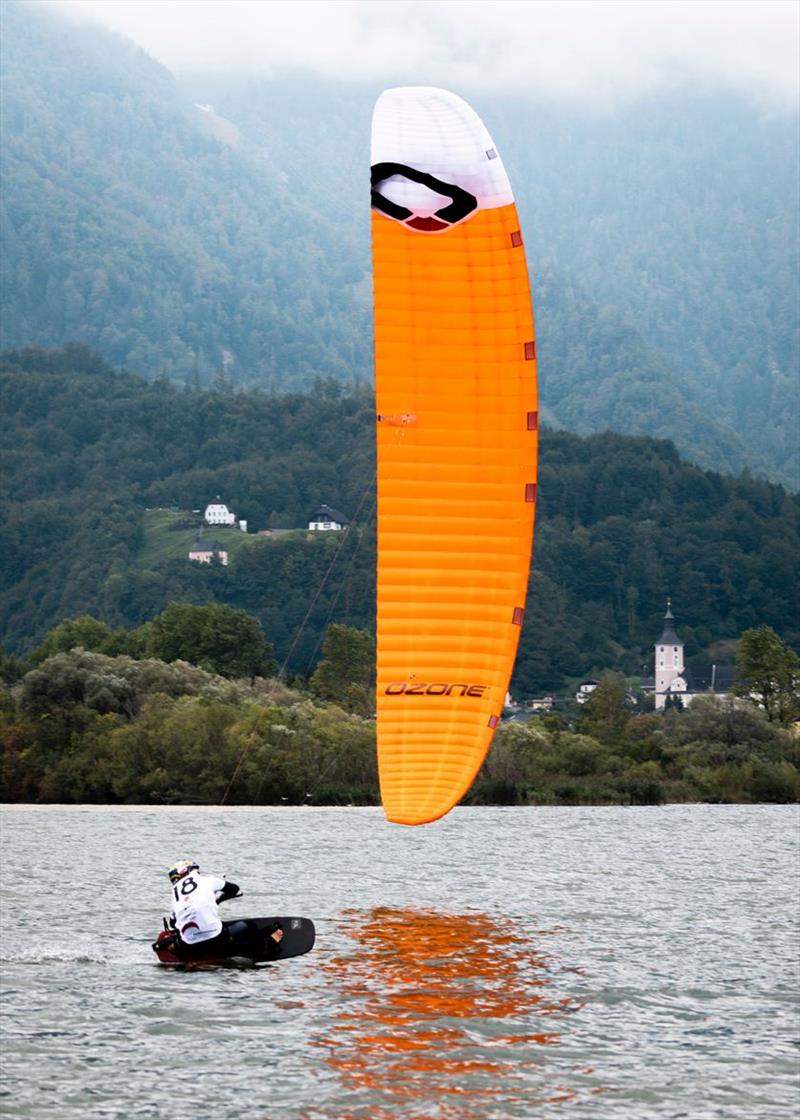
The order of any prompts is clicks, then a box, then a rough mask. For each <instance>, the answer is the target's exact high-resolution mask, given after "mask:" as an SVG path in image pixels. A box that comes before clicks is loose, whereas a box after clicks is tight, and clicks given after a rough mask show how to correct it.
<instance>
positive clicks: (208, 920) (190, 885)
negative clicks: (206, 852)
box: [172, 871, 225, 945]
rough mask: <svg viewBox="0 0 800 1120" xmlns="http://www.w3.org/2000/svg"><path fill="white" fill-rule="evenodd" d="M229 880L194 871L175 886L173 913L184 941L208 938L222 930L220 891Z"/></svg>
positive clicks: (206, 939) (192, 943) (173, 890)
mask: <svg viewBox="0 0 800 1120" xmlns="http://www.w3.org/2000/svg"><path fill="white" fill-rule="evenodd" d="M224 886H225V880H224V879H220V878H218V876H216V875H200V874H199V872H197V871H190V872H189V874H188V875H184V877H183V878H182V879H179V880H178V882H177V883H175V885H174V886H173V888H172V901H173V904H174V905H173V908H172V916H173V918H174V919H175V927H176V929H177V930H178V933H179V934H180V935H181V940H183V941H185V942H186V944H187V945H194V944H195V943H196V942H198V941H208V940H209V938H211V937H216V936H217V934H218V933H222V920H221V919H220V916H219V910H218V908H217V891H221V890H222V889H223V887H224Z"/></svg>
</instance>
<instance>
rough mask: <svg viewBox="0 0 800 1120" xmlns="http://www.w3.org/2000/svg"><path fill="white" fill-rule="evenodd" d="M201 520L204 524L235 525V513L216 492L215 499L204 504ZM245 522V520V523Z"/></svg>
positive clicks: (244, 530)
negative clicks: (204, 509)
mask: <svg viewBox="0 0 800 1120" xmlns="http://www.w3.org/2000/svg"><path fill="white" fill-rule="evenodd" d="M203 520H204V521H205V523H206V525H235V524H236V514H235V513H234V512H233V511H232V510H230V509H228V507H227V506H226V505H225V503H224V502H223V501H222V500H221V498H220V496H219V494H217V497H216V501H213V502H209V503H208V505H207V506H206V511H205V513H204V514H203ZM246 524H247V522H245V525H246ZM242 532H246V529H243V530H242Z"/></svg>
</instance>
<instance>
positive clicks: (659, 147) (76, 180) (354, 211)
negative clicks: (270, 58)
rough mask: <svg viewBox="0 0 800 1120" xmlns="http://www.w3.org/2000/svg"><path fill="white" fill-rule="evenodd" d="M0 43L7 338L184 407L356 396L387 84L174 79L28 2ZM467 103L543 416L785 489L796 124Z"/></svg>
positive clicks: (683, 111) (693, 111)
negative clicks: (507, 183) (271, 397)
mask: <svg viewBox="0 0 800 1120" xmlns="http://www.w3.org/2000/svg"><path fill="white" fill-rule="evenodd" d="M3 31H4V48H3V51H4V53H3V97H2V106H3V110H2V111H3V122H2V135H3V145H4V153H3V155H4V158H3V169H4V181H3V202H2V204H1V206H0V220H2V234H3V238H4V241H5V246H6V253H5V270H6V271H5V273H4V276H3V283H2V301H3V302H2V305H1V306H0V314H2V341H3V344H4V345H7V346H24V345H28V344H37V345H45V346H52V345H61V344H63V343H64V342H65V341H67V340H80V341H85V342H87V343H89V344H91V345H92V346H93V347H94V348H95V349H97V350H98V351H99V352H100V353H101V354H102V355H103V356H104V358H105V359H106V360H107V361H110V362H111V363H113V364H114V365H115V366H125V367H127V368H129V369H132V370H135V371H136V372H138V373H141V374H143V375H145V376H147V377H149V378H159V377H167V378H169V379H171V380H175V381H177V382H179V383H182V384H187V385H190V386H192V387H200V386H203V385H209V384H217V385H218V386H220V387H222V386H223V385H224V384H226V383H228V382H230V383H233V384H235V385H255V384H257V385H260V386H263V387H266V388H277V389H281V390H285V389H289V388H303V389H308V388H310V386H311V385H312V384H313V382H314V379H315V378H316V377H318V376H322V377H324V378H328V377H334V378H336V379H337V380H340V381H344V382H351V381H354V380H355V381H359V380H360V381H364V382H368V381H369V379H370V376H371V370H370V361H371V337H370V314H369V304H370V281H369V268H368V265H369V246H368V228H369V222H368V210H367V206H368V200H367V188H366V182H367V178H366V168H367V164H368V137H369V117H370V112H371V107H372V103H373V100H374V96H375V94H376V93H377V89H375V88H366V87H364V86H359V85H344V84H341V83H340V84H333V83H323V82H312V81H306V80H300V79H299V78H298V79H295V80H288V79H285V78H282V79H280V80H279V79H274V80H272V81H270V82H263V83H255V82H244V81H238V80H235V79H234V78H232V77H230V76H224V77H219V78H215V79H214V80H213V81H212V80H211V79H204V80H203V81H202V82H199V81H196V82H187V81H184V82H182V83H179V82H176V80H175V79H174V78H173V77H172V76H171V75H170V74H169V73H168V72H167V71H166V70H164V68H163V67H161V66H159V65H158V64H157V63H155V62H153V60H152V59H149V58H148V57H147V56H146V55H144V54H143V52H141V51H140V50H138V49H135V48H133V47H132V46H130V45H129V44H127V43H126V42H125V41H123V40H121V39H119V38H117V37H115V36H113V35H111V34H109V33H106V32H103V31H101V30H99V29H98V28H96V27H94V26H90V25H80V24H70V23H64V22H62V21H61V20H60V19H59V17H58V16H57V15H55V14H54V13H53V12H52V11H49V10H46V9H44V8H42V7H41V6H34V5H27V4H18V3H7V4H6V5H5V6H4V12H3ZM460 92H462V93H464V94H465V95H466V96H468V97H469V96H470V91H469V90H462V91H460ZM474 100H476V103H478V101H479V102H480V108H481V112H482V114H483V115H484V117H485V119H486V121H487V124H488V125H489V127H490V129H491V130H492V131H493V133H494V134H495V137H496V139H497V141H498V144H499V146H500V148H501V150H502V151H503V153H504V156H505V159H506V162H507V163H508V166H509V171H510V173H511V175H512V178H513V181H514V184H515V187H516V189H517V193H518V196H519V202H520V209H521V213H522V220H523V224H524V227H525V230H526V245H527V252H528V256H529V263H530V266H531V271H532V274H533V278H534V295H535V302H536V311H537V324H538V332H537V333H538V339H539V354H540V357H541V362H540V368H541V376H542V413H543V415H544V416H545V417H547V418H549V420H550V422H551V423H552V424H554V425H555V426H563V427H566V428H569V429H571V430H575V431H578V432H592V431H601V430H603V429H604V428H611V429H613V430H616V431H620V432H626V433H630V434H643V435H653V436H658V437H667V438H671V439H672V440H674V442H675V444H676V446H677V447H678V448H679V450H680V451H681V453H682V454H683V455H685V456H686V457H688V458H690V459H691V460H692V461H693V462H696V463H698V464H700V465H701V466H704V467H714V468H716V469H721V470H724V471H728V472H738V471H739V470H741V469H742V467H744V466H749V467H750V468H751V469H752V470H753V471H754V472H756V473H767V474H769V475H770V476H771V477H773V478H775V479H778V480H782V481H785V482H788V483H789V484H791V485H797V484H798V481H800V468H798V460H797V442H796V430H795V427H794V425H793V424H792V417H793V415H794V414H795V408H796V392H797V387H796V369H797V361H798V349H797V347H798V342H797V323H796V306H797V275H796V261H797V216H796V212H795V205H794V203H795V199H796V195H797V165H798V159H797V128H796V125H797V122H796V120H795V119H792V118H791V117H789V116H786V115H776V116H773V117H765V116H764V115H763V114H762V113H761V112H759V111H758V110H756V109H753V108H751V107H749V106H747V105H745V104H744V103H738V102H735V101H730V102H727V103H725V104H722V103H717V102H714V101H711V100H707V99H703V98H701V97H697V98H695V99H693V100H682V99H680V98H677V99H676V98H674V97H673V98H672V99H670V100H668V101H664V102H655V101H653V102H649V103H637V104H636V105H634V106H632V107H630V108H628V109H626V110H624V111H620V112H619V113H617V114H616V115H614V116H608V117H600V116H594V115H586V113H583V114H582V115H581V114H579V113H578V112H577V111H567V110H564V109H555V108H554V107H553V106H551V105H543V104H533V103H529V102H525V101H523V100H520V99H519V98H517V99H504V100H501V99H496V98H495V99H491V98H487V97H486V95H483V94H482V95H480V96H479V97H478V98H474ZM209 103H211V104H213V108H214V110H216V112H210V111H208V106H209ZM198 104H202V105H203V106H205V109H200V108H198Z"/></svg>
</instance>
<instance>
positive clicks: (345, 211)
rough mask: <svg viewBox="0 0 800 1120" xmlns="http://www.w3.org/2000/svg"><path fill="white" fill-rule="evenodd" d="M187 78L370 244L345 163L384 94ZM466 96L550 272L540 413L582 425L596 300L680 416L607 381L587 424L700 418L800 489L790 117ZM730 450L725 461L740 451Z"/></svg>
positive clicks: (672, 100) (641, 371) (799, 289)
mask: <svg viewBox="0 0 800 1120" xmlns="http://www.w3.org/2000/svg"><path fill="white" fill-rule="evenodd" d="M182 87H183V88H184V89H186V91H187V93H188V94H191V95H193V96H195V97H197V98H200V97H207V98H210V99H211V100H213V102H214V103H215V105H216V106H217V108H219V109H220V111H222V112H224V113H226V114H228V115H231V116H232V117H234V118H235V119H236V121H237V123H238V124H239V125H240V126H241V127H242V129H243V130H244V132H245V133H246V134H247V135H249V136H250V137H251V139H252V140H253V142H254V143H257V144H259V145H262V146H265V147H267V148H269V150H271V151H276V152H277V153H278V158H279V161H280V163H281V166H282V167H283V168H284V171H285V174H286V175H287V178H288V179H289V181H290V182H291V183H292V187H293V190H295V191H296V192H297V193H298V194H299V195H301V196H303V197H308V198H309V200H311V199H314V198H319V197H329V196H331V195H334V196H337V197H340V196H343V197H344V204H343V205H341V206H340V208H339V219H340V221H341V223H342V224H343V225H345V226H346V227H347V229H348V232H350V233H351V235H352V236H353V237H354V238H355V239H359V237H360V239H361V242H362V243H363V242H365V233H364V231H363V229H361V230H359V228H357V227H354V225H353V219H354V216H356V217H357V218H358V219H359V220H360V209H359V201H360V196H359V193H358V192H359V191H360V184H359V183H358V181H357V180H356V179H354V178H353V177H352V176H349V177H348V176H344V177H343V175H342V163H343V160H344V162H345V164H346V165H351V164H352V163H353V161H354V159H355V158H356V157H358V158H359V159H361V160H366V159H367V158H368V136H369V119H370V112H371V107H372V104H373V102H374V98H375V96H376V95H377V93H378V92H379V89H378V87H366V86H353V87H349V88H348V87H345V86H342V85H341V84H338V83H336V84H334V83H326V82H323V81H319V80H309V79H301V78H297V77H295V78H292V79H282V80H281V81H279V82H278V81H274V80H273V81H261V82H259V81H256V80H254V79H242V80H235V79H233V78H231V77H230V76H224V77H223V76H208V75H204V76H202V77H197V78H195V79H193V80H192V81H186V80H184V81H183V82H182ZM460 92H462V93H464V95H465V96H467V97H468V98H470V96H471V95H470V91H468V90H462V91H460ZM472 100H473V103H474V104H475V105H477V106H479V107H480V111H481V115H482V116H483V117H484V119H485V121H486V123H487V125H488V126H489V129H490V131H491V132H492V134H493V136H494V138H495V139H496V141H497V143H498V147H499V149H500V151H501V152H502V154H503V158H504V161H505V163H506V165H507V167H508V169H509V173H510V175H511V177H512V182H513V184H514V188H515V193H516V195H517V201H518V206H519V209H520V215H521V219H522V224H523V228H524V230H525V240H526V246H527V253H528V259H529V262H530V265H531V268H532V271H533V279H534V284H535V285H536V282H537V280H539V279H540V278H541V277H542V274H543V273H547V276H548V283H547V289H548V291H547V296H546V298H544V299H543V298H542V297H541V296H539V297H538V298H535V302H536V310H537V320H538V323H537V326H538V331H537V333H538V336H539V339H540V348H539V349H540V353H541V354H542V374H543V377H544V379H545V381H546V384H547V392H546V393H545V406H546V408H547V409H549V411H550V415H551V416H552V417H553V418H554V419H556V420H557V421H558V422H559V423H562V424H564V425H566V426H567V427H573V426H574V425H575V423H576V420H575V408H576V407H578V411H580V405H579V401H578V398H579V397H580V396H581V393H580V392H578V393H576V394H575V396H576V400H575V402H574V403H572V402H570V403H568V404H567V406H566V407H562V401H563V400H564V398H565V397H566V396H570V395H571V394H572V388H573V383H574V382H575V381H576V372H575V371H576V368H581V370H582V373H581V378H580V380H581V385H582V388H583V390H584V393H583V396H584V399H585V397H586V393H587V392H589V393H591V394H592V395H593V396H594V395H595V388H596V384H597V380H598V379H599V380H600V381H601V382H603V383H604V382H605V381H606V379H607V378H608V377H609V376H610V374H609V372H608V370H609V368H610V369H613V368H614V367H615V366H616V367H618V368H619V367H620V362H619V361H616V362H615V361H614V357H615V355H613V354H609V353H608V351H606V352H601V351H599V350H598V340H597V338H596V337H589V336H588V335H587V330H586V327H587V324H586V323H583V322H579V321H576V320H575V315H574V313H573V311H572V310H571V305H581V308H582V311H581V313H580V318H581V319H583V317H584V314H586V313H588V309H589V308H590V307H591V305H594V312H593V317H594V318H595V319H597V320H599V321H601V322H603V323H605V324H607V325H608V326H611V324H612V323H616V325H618V326H619V327H620V329H621V330H622V331H624V332H627V335H628V337H629V338H630V337H631V332H633V334H635V335H637V336H638V337H639V339H640V340H641V347H640V349H643V350H646V352H647V355H648V356H647V359H646V361H641V355H640V356H639V358H640V361H639V364H638V365H637V366H636V367H635V369H636V373H638V376H639V378H640V380H641V382H642V386H643V389H642V393H641V394H639V395H640V396H642V397H645V396H647V397H648V400H649V408H650V409H652V411H653V412H655V413H656V414H658V413H659V412H661V411H662V410H663V409H664V408H669V409H670V411H671V410H672V407H673V406H674V403H675V400H676V399H677V398H681V399H682V400H683V402H684V404H683V410H685V413H686V415H681V416H675V415H670V416H669V417H665V418H664V419H665V421H666V422H665V423H662V425H661V426H658V425H656V426H655V427H654V426H653V425H652V421H651V420H649V419H648V418H647V417H645V416H641V417H640V421H641V424H640V425H638V426H637V425H636V424H634V425H633V426H631V416H630V415H628V413H627V411H626V410H625V409H624V408H623V409H622V410H620V405H619V401H620V400H621V399H624V398H626V397H629V395H630V394H629V393H628V392H627V390H623V391H622V393H618V392H617V391H616V389H615V388H614V387H613V386H605V385H604V388H603V391H602V392H601V394H600V399H602V400H603V401H604V402H605V403H603V404H602V405H600V404H599V399H598V400H597V401H595V405H594V417H593V419H592V418H590V416H589V412H588V410H587V415H586V418H585V419H586V422H587V423H589V424H590V429H589V430H598V428H602V427H604V426H607V427H612V428H614V429H615V430H619V431H631V432H635V431H642V432H647V433H648V434H657V435H671V434H672V432H673V431H675V430H677V431H680V430H681V429H685V428H686V427H687V426H688V424H689V423H690V416H691V414H693V413H697V412H698V411H699V412H702V413H705V415H706V419H707V420H708V421H711V422H713V424H714V425H717V426H719V430H720V432H722V431H723V430H724V432H725V435H724V436H722V438H723V439H724V440H725V441H726V442H728V443H729V445H730V448H731V451H733V449H734V448H735V447H736V445H737V443H738V442H739V440H741V442H742V443H743V444H745V445H746V447H747V452H746V455H745V461H747V462H748V463H749V464H750V465H751V466H753V467H754V468H756V469H759V467H760V466H761V464H762V463H763V462H766V463H768V464H769V466H770V469H771V472H772V473H773V474H774V475H775V476H776V477H780V478H783V479H784V480H785V481H789V482H790V484H792V485H795V486H796V485H798V484H800V461H798V451H799V450H800V448H798V435H797V426H796V423H795V421H794V418H795V416H796V414H797V409H798V404H800V401H798V371H799V370H800V330H798V308H799V307H800V272H799V271H798V268H797V264H798V231H799V228H800V227H799V226H798V218H797V209H796V200H797V197H798V189H799V188H798V167H800V159H799V157H798V136H800V131H799V130H798V127H797V125H798V122H797V117H796V116H793V115H791V114H773V115H769V114H767V113H765V112H762V111H761V110H759V109H757V108H755V107H753V106H751V105H750V104H748V103H747V102H745V101H739V100H736V99H733V98H731V99H722V98H720V97H711V96H709V95H703V94H701V93H698V94H697V95H694V96H691V97H690V96H688V95H680V94H671V95H669V96H665V97H664V98H662V99H660V100H659V99H655V98H650V99H648V100H642V101H639V102H637V103H635V104H632V105H629V106H627V107H625V108H620V109H619V110H618V111H617V112H616V113H614V114H609V115H598V114H596V113H594V111H593V110H592V109H591V107H589V108H587V109H584V110H582V111H581V110H578V109H574V108H573V109H566V108H563V107H559V106H557V105H554V104H552V103H543V102H535V101H530V100H526V99H524V98H521V97H517V98H513V99H512V98H508V97H506V98H498V97H491V96H488V95H487V94H486V93H485V92H480V93H476V94H475V95H474V96H473V97H472ZM267 106H269V108H270V111H269V112H267V111H266V107H267ZM329 108H332V109H333V111H332V112H331V114H330V117H329V116H328V111H329ZM287 121H291V122H292V125H291V127H286V126H285V125H282V122H287ZM308 138H311V139H312V141H313V143H312V147H313V151H314V167H313V174H310V173H309V169H308V166H307V154H306V150H305V148H304V145H305V144H306V142H307V140H308ZM556 289H559V291H557V290H556ZM535 294H536V293H535ZM590 317H591V316H590ZM589 329H590V330H591V328H589ZM604 333H605V337H604V344H606V345H608V343H609V338H608V333H609V332H608V331H606V332H604ZM548 340H549V343H550V345H549V350H548V349H547V348H548ZM585 355H588V357H589V360H590V363H591V365H592V373H591V375H589V373H588V371H587V369H586V366H587V362H586V360H585V357H584V356H585ZM595 359H599V361H595ZM609 359H611V361H610V362H609ZM554 363H555V364H554ZM599 367H600V368H599ZM622 368H623V369H626V370H627V369H629V368H630V367H629V366H627V365H625V364H624V363H623V364H622ZM636 373H634V377H635V376H636ZM645 387H646V389H645ZM664 394H666V396H667V397H668V398H669V399H670V400H671V401H672V405H668V404H667V401H665V400H664ZM614 400H616V401H617V402H618V403H617V407H616V409H615V408H614V407H613V402H614ZM648 411H649V409H648ZM579 430H586V429H585V428H584V427H581V428H580V429H579ZM734 432H735V433H738V440H737V438H736V436H734V435H733V433H734ZM675 438H676V441H677V442H678V444H679V446H680V447H681V448H682V450H683V451H684V452H685V453H686V454H689V455H690V456H693V455H694V454H695V453H696V452H695V448H693V447H692V445H691V442H687V441H685V440H683V439H682V438H681V437H680V435H678V434H676V435H675ZM695 447H696V444H695ZM723 461H724V462H725V465H726V466H728V467H730V466H733V465H734V463H735V455H734V458H733V459H726V460H720V465H721V464H722V462H723Z"/></svg>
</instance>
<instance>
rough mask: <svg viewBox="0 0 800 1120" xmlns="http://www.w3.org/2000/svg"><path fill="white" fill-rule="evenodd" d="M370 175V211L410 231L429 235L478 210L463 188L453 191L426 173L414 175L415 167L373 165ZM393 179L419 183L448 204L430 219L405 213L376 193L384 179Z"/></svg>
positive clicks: (455, 188)
mask: <svg viewBox="0 0 800 1120" xmlns="http://www.w3.org/2000/svg"><path fill="white" fill-rule="evenodd" d="M371 171H372V175H371V178H372V206H373V208H374V209H375V210H379V211H380V213H381V214H385V215H386V216H387V217H388V218H394V220H395V221H396V222H404V223H406V224H407V225H410V226H411V227H412V229H422V230H425V231H427V232H429V233H430V232H435V231H437V230H440V229H447V227H448V226H452V225H454V224H455V223H456V222H460V221H462V220H463V219H464V218H466V217H468V215H470V214H471V213H472V211H473V210H477V208H478V200H477V198H476V197H475V195H474V194H470V193H469V191H465V190H464V189H463V187H457V186H456V185H455V183H445V182H443V181H442V180H441V179H437V178H436V176H435V175H429V174H428V172H427V171H418V170H417V168H416V167H408V166H407V165H406V164H404V163H393V162H389V161H387V162H384V163H375V164H373V165H372V169H371ZM393 175H400V176H402V177H403V178H404V179H408V180H410V181H411V182H412V183H420V184H421V185H422V186H423V187H428V189H429V190H432V191H435V192H436V194H441V195H444V196H445V197H446V198H449V199H451V201H450V202H449V203H448V204H447V206H443V207H442V208H441V209H440V210H437V211H436V212H435V214H434V216H433V217H432V218H431V217H422V215H420V214H415V213H414V212H413V210H409V209H408V208H407V207H406V206H400V205H399V204H398V203H397V202H392V200H391V199H389V198H385V197H384V196H383V195H382V194H381V193H380V191H379V189H378V188H379V187H380V185H381V184H382V183H385V182H386V180H387V179H391V178H392V176H393ZM436 219H438V221H437V220H436Z"/></svg>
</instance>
